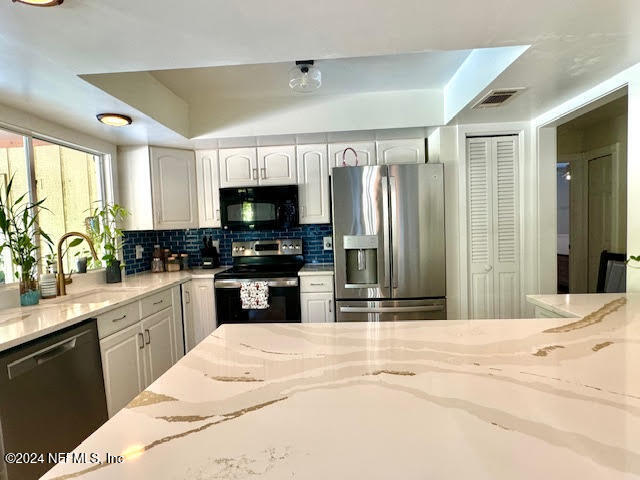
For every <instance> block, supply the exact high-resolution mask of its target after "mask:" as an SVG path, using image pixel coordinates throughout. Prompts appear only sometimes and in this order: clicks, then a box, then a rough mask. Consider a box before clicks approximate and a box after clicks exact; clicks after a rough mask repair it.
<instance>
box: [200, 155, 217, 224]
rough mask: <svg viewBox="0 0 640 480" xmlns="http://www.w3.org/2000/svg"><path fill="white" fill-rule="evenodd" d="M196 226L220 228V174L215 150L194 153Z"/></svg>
mask: <svg viewBox="0 0 640 480" xmlns="http://www.w3.org/2000/svg"><path fill="white" fill-rule="evenodd" d="M196 173H197V175H196V178H197V183H198V217H199V218H198V225H199V226H200V228H204V227H211V228H216V227H220V226H221V224H220V174H219V164H218V151H217V150H200V151H197V152H196Z"/></svg>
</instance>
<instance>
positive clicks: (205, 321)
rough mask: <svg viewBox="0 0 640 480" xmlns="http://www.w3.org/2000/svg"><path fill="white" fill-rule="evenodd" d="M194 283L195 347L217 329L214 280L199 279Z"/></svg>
mask: <svg viewBox="0 0 640 480" xmlns="http://www.w3.org/2000/svg"><path fill="white" fill-rule="evenodd" d="M192 282H193V324H194V327H193V330H194V345H191V348H193V347H194V346H195V345H197V344H198V343H200V342H201V341H202V340H204V339H205V338H206V337H208V336H209V335H211V333H212V332H213V331H214V330H215V329H216V327H217V322H216V302H215V294H214V288H213V279H210V278H198V279H194V280H192Z"/></svg>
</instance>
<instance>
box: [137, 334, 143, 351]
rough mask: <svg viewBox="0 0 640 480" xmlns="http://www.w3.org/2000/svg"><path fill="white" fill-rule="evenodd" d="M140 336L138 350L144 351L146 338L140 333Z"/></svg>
mask: <svg viewBox="0 0 640 480" xmlns="http://www.w3.org/2000/svg"><path fill="white" fill-rule="evenodd" d="M138 336H139V337H140V344H139V345H138V348H139V349H140V350H142V349H143V348H144V336H142V334H141V333H139V334H138Z"/></svg>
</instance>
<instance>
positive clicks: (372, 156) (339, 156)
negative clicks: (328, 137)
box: [329, 142, 376, 173]
mask: <svg viewBox="0 0 640 480" xmlns="http://www.w3.org/2000/svg"><path fill="white" fill-rule="evenodd" d="M347 148H353V149H354V150H355V152H356V155H354V154H353V152H352V151H351V150H348V151H347V152H345V150H346V149H347ZM343 154H344V163H346V165H343ZM356 156H357V158H356ZM356 160H357V161H356ZM356 164H357V165H358V166H363V165H375V164H376V144H375V142H353V143H331V144H329V168H334V167H345V166H346V167H354V166H356ZM329 173H331V172H329Z"/></svg>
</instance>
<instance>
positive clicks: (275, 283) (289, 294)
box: [214, 238, 304, 324]
mask: <svg viewBox="0 0 640 480" xmlns="http://www.w3.org/2000/svg"><path fill="white" fill-rule="evenodd" d="M231 255H232V258H233V267H232V268H231V269H229V270H227V271H225V272H222V273H219V274H217V275H216V278H215V282H214V285H215V295H216V315H217V318H218V323H219V324H223V323H273V322H300V287H299V282H298V270H300V268H301V267H302V265H303V264H304V260H303V257H302V240H301V239H299V238H296V239H277V240H253V241H249V242H233V243H232V248H231ZM253 281H261V282H267V284H268V287H269V299H268V302H269V307H268V308H266V309H258V310H250V309H243V308H242V302H241V299H240V288H241V286H242V284H243V283H247V282H253Z"/></svg>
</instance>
